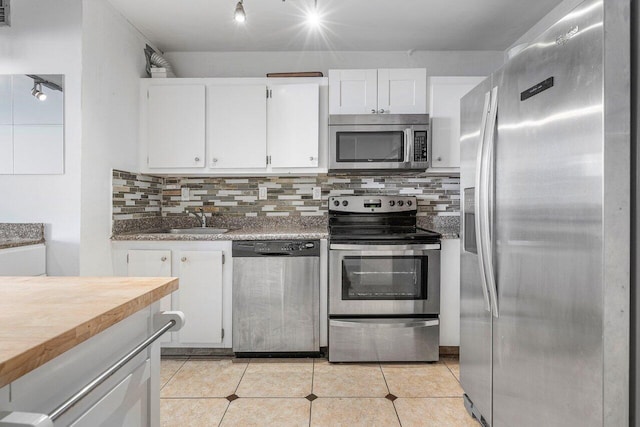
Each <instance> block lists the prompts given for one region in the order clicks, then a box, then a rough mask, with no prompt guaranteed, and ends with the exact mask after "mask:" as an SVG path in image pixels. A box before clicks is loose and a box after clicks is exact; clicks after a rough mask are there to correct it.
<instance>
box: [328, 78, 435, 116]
mask: <svg viewBox="0 0 640 427" xmlns="http://www.w3.org/2000/svg"><path fill="white" fill-rule="evenodd" d="M426 112H427V70H426V69H424V68H384V69H383V68H381V69H378V70H329V114H426Z"/></svg>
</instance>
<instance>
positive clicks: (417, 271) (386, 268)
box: [329, 243, 440, 316]
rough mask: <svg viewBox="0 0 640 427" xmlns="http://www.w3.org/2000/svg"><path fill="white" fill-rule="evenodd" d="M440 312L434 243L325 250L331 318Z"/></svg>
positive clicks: (338, 246)
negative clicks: (327, 252)
mask: <svg viewBox="0 0 640 427" xmlns="http://www.w3.org/2000/svg"><path fill="white" fill-rule="evenodd" d="M439 311H440V244H439V243H438V244H427V245H363V244H335V243H332V244H331V245H330V251H329V314H330V315H332V316H333V315H413V314H438V313H439Z"/></svg>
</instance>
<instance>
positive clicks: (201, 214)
mask: <svg viewBox="0 0 640 427" xmlns="http://www.w3.org/2000/svg"><path fill="white" fill-rule="evenodd" d="M185 210H186V211H187V213H188V214H192V215H193V216H195V217H196V219H197V220H198V222H199V223H200V227H202V228H206V227H207V216H206V215H205V213H204V211H203V210H202V209H201V210H200V212H198V211H197V210H196V209H195V208H194V209H189V208H187V209H185Z"/></svg>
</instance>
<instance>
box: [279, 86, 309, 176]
mask: <svg viewBox="0 0 640 427" xmlns="http://www.w3.org/2000/svg"><path fill="white" fill-rule="evenodd" d="M269 94H270V96H269V102H268V103H267V106H268V107H267V117H268V124H267V141H268V145H269V155H270V156H271V166H272V167H274V168H304V167H316V166H318V126H319V114H320V107H319V105H320V104H319V103H320V87H319V86H318V85H317V84H296V85H279V86H277V85H274V86H272V87H270V88H269Z"/></svg>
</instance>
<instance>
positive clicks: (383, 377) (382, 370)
mask: <svg viewBox="0 0 640 427" xmlns="http://www.w3.org/2000/svg"><path fill="white" fill-rule="evenodd" d="M378 367H379V368H380V373H382V379H383V380H384V385H386V386H387V393H388V394H391V389H390V388H389V383H388V382H387V377H386V376H385V375H384V369H382V363H380V364H378ZM394 396H395V394H394ZM396 397H397V396H396ZM396 400H397V399H396ZM391 405H393V411H394V412H395V413H396V418H397V419H398V424H399V425H400V427H402V421H400V415H398V409H397V408H396V402H395V400H394V401H392V402H391Z"/></svg>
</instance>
